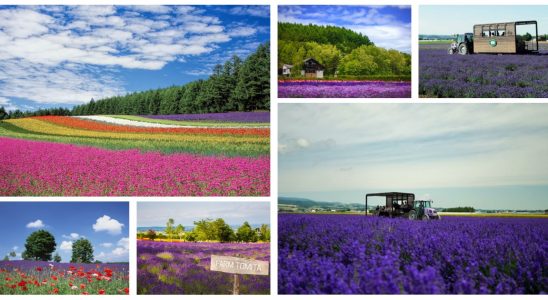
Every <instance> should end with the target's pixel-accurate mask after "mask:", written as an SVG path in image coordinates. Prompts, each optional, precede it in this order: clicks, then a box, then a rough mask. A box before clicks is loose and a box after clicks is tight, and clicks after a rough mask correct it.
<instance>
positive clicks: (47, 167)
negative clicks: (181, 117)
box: [0, 113, 270, 196]
mask: <svg viewBox="0 0 548 300" xmlns="http://www.w3.org/2000/svg"><path fill="white" fill-rule="evenodd" d="M247 114H250V113H247ZM251 114H253V113H251ZM243 116H245V114H244V115H242V117H243ZM135 118H138V119H139V118H142V117H135ZM132 119H133V116H122V117H113V116H86V117H65V116H43V117H30V118H23V119H10V120H4V121H1V122H0V154H2V155H1V156H0V163H1V166H0V171H1V172H2V174H5V176H2V178H0V195H12V196H23V195H41V196H55V195H62V196H266V195H269V193H270V159H269V153H270V129H269V128H268V127H266V126H262V127H261V126H239V125H238V124H239V123H234V122H232V123H231V122H224V123H223V124H224V125H225V126H224V127H210V126H208V125H207V122H210V121H209V120H205V121H206V123H205V124H200V121H196V120H194V121H192V124H191V125H189V124H185V122H186V121H173V122H175V123H176V124H160V123H155V121H154V119H151V118H142V119H147V121H146V122H143V121H140V120H132ZM266 121H268V120H266ZM245 124H251V123H245Z"/></svg>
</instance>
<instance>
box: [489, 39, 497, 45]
mask: <svg viewBox="0 0 548 300" xmlns="http://www.w3.org/2000/svg"><path fill="white" fill-rule="evenodd" d="M489 46H491V47H496V46H497V40H495V39H492V40H490V41H489Z"/></svg>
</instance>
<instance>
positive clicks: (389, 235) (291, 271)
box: [278, 214, 548, 294]
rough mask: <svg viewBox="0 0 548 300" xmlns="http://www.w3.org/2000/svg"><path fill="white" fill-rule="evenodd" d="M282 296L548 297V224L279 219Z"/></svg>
mask: <svg viewBox="0 0 548 300" xmlns="http://www.w3.org/2000/svg"><path fill="white" fill-rule="evenodd" d="M278 224H279V254H278V255H279V263H278V268H279V271H278V282H279V293H280V294H545V293H547V292H548V264H547V263H546V262H547V259H548V248H547V247H546V240H547V239H548V226H547V225H548V219H546V218H496V217H492V218H471V217H444V218H443V219H442V220H441V221H435V222H434V221H430V222H420V221H410V220H406V219H385V218H375V217H364V216H358V215H296V214H285V215H284V214H282V215H280V216H279V223H278Z"/></svg>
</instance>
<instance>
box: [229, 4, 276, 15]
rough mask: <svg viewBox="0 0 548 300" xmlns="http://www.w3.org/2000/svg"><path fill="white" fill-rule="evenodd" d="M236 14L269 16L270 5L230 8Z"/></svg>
mask: <svg viewBox="0 0 548 300" xmlns="http://www.w3.org/2000/svg"><path fill="white" fill-rule="evenodd" d="M229 12H230V13H231V14H234V15H240V16H242V15H249V16H253V17H261V18H268V17H270V6H267V5H258V6H236V7H234V8H231V9H230V10H229Z"/></svg>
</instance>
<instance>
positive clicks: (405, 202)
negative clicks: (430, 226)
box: [365, 192, 441, 220]
mask: <svg viewBox="0 0 548 300" xmlns="http://www.w3.org/2000/svg"><path fill="white" fill-rule="evenodd" d="M369 197H384V198H385V205H383V206H381V205H378V206H377V207H376V208H375V211H374V212H373V215H374V216H379V217H390V218H407V219H409V220H439V219H441V217H440V215H439V214H438V212H437V211H436V209H434V208H432V201H431V200H415V194H411V193H399V192H387V193H374V194H367V195H365V215H366V216H367V211H368V206H367V205H368V202H369Z"/></svg>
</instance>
